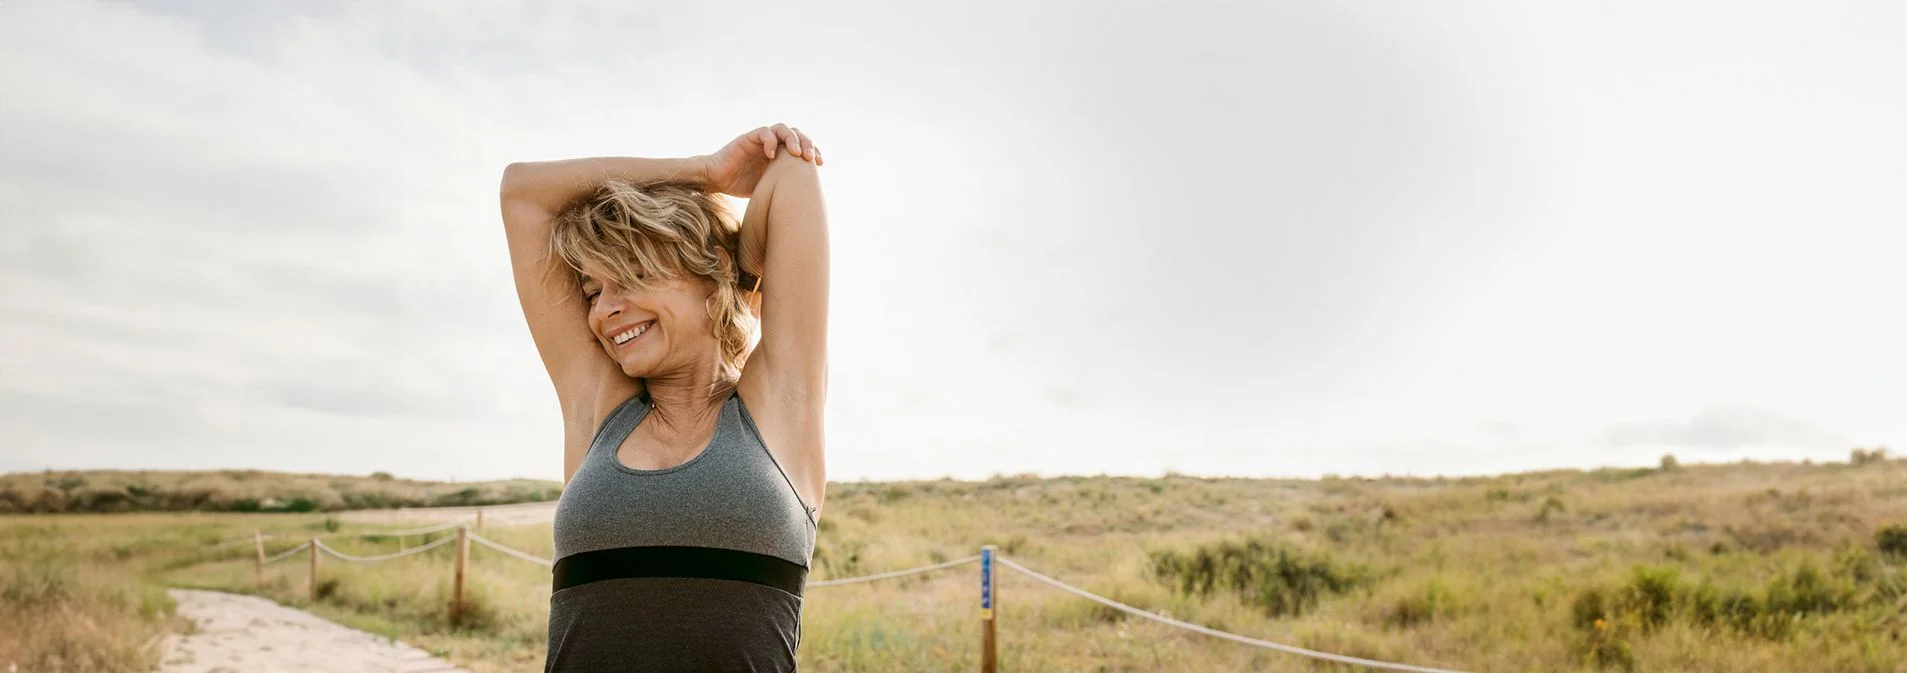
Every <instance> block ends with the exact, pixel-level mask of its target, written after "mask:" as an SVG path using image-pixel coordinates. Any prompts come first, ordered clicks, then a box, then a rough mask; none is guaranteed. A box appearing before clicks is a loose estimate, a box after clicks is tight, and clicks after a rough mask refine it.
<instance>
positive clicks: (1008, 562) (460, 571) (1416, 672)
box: [252, 522, 1463, 673]
mask: <svg viewBox="0 0 1907 673" xmlns="http://www.w3.org/2000/svg"><path fill="white" fill-rule="evenodd" d="M468 523H469V522H456V523H452V524H446V525H440V526H432V527H428V528H421V529H416V530H412V531H403V534H405V535H418V534H425V533H435V532H439V531H445V530H451V529H452V528H454V529H455V530H456V531H457V534H456V535H455V536H450V537H444V538H441V539H438V540H436V541H433V542H430V543H428V544H424V545H421V546H418V547H412V548H410V549H405V550H402V551H398V552H394V553H390V554H382V555H376V556H355V555H352V554H346V553H344V552H340V551H338V550H337V549H333V548H332V547H331V546H329V545H326V544H325V543H324V542H323V541H321V540H320V539H318V538H317V537H313V538H311V539H309V540H307V541H305V542H304V543H301V544H299V545H298V546H296V547H292V548H291V549H287V550H285V551H282V552H279V553H278V554H276V555H273V556H271V557H269V558H268V557H266V556H265V551H264V549H265V548H264V541H265V540H266V539H269V538H270V536H268V535H264V534H262V533H257V534H254V535H253V538H252V541H253V542H254V544H256V545H257V550H258V557H257V562H258V573H259V580H260V582H263V578H264V567H265V566H266V565H269V564H272V563H277V562H279V561H283V560H285V559H288V558H291V557H293V556H295V555H297V554H298V553H299V552H303V551H307V550H309V551H310V553H311V559H310V563H311V577H310V579H309V586H310V591H311V595H312V598H313V600H316V598H317V586H318V585H317V570H318V554H319V553H320V552H323V553H325V554H329V555H331V556H332V557H334V558H337V559H339V560H341V561H345V562H349V563H377V562H380V561H389V560H392V559H398V558H403V557H406V556H411V555H415V554H422V553H424V552H426V551H430V550H432V549H436V548H438V547H442V546H444V545H447V544H450V543H452V542H455V543H457V561H456V576H455V582H454V585H455V588H454V592H455V593H454V595H453V598H452V603H451V612H452V614H453V616H454V615H456V614H459V613H461V611H462V609H463V595H464V576H465V574H466V573H465V566H466V564H467V563H468V559H469V556H470V546H469V543H471V542H475V543H477V544H479V545H482V546H484V547H488V548H490V549H491V550H493V551H496V552H498V553H501V554H504V555H506V556H509V557H512V558H515V559H517V560H521V561H525V562H528V563H534V564H536V565H539V566H542V567H544V568H553V567H554V566H555V565H556V562H555V561H552V560H550V559H547V558H543V557H541V556H537V555H535V554H531V553H529V552H526V551H523V550H520V549H515V548H512V547H510V546H508V545H505V544H503V543H500V542H497V541H495V540H492V539H490V538H487V537H484V536H482V535H478V534H476V533H473V532H471V531H470V529H469V527H468V525H467V524H468ZM376 535H382V536H392V537H395V536H396V535H397V533H372V534H367V535H366V536H376ZM975 561H979V562H980V585H981V586H980V608H981V619H982V620H983V631H982V636H983V638H982V645H981V646H982V656H981V670H982V672H983V673H995V672H996V670H997V669H996V666H997V656H996V652H995V649H996V642H997V639H996V637H995V631H994V623H995V621H996V617H997V614H996V610H995V599H996V598H997V597H998V594H997V592H996V591H995V589H996V587H995V583H994V579H995V573H994V572H993V566H994V564H995V563H998V564H999V565H1001V566H1004V567H1006V568H1008V569H1010V570H1013V571H1014V572H1017V573H1019V574H1021V575H1024V576H1026V577H1027V578H1029V579H1032V580H1034V581H1036V582H1039V583H1041V584H1045V585H1047V586H1050V587H1052V588H1055V589H1058V590H1060V591H1064V592H1066V593H1069V594H1072V595H1074V596H1078V597H1080V598H1084V599H1086V600H1089V601H1092V602H1095V603H1098V604H1100V605H1104V606H1106V607H1109V608H1112V609H1114V610H1119V611H1121V612H1124V613H1126V614H1130V615H1132V616H1135V617H1139V618H1142V619H1147V620H1151V621H1153V622H1157V623H1159V624H1164V625H1166V626H1170V627H1174V628H1178V629H1183V630H1186V631H1192V632H1194V633H1201V634H1204V635H1208V636H1212V637H1214V638H1221V639H1224V640H1229V641H1232V642H1235V643H1240V644H1244V645H1250V646H1252V647H1258V648H1263V649H1269V650H1276V651H1279V652H1284V653H1287V654H1293V655H1297V656H1301V657H1309V658H1312V659H1319V660H1323V661H1332V662H1337V663H1341V664H1349V665H1352V666H1362V667H1365V668H1371V669H1379V670H1389V671H1409V672H1411V673H1463V672H1462V671H1457V670H1452V669H1447V668H1432V667H1428V666H1415V665H1411V664H1403V663H1397V662H1390V661H1379V660H1376V659H1365V658H1362V657H1353V656H1349V655H1343V654H1334V653H1331V652H1322V651H1318V650H1312V649H1307V648H1303V647H1298V646H1295V645H1286V644H1283V643H1276V642H1272V641H1269V640H1262V639H1259V638H1253V637H1250V636H1244V635H1239V634H1236V633H1230V632H1227V631H1220V630H1218V629H1214V628H1210V627H1206V626H1200V625H1198V624H1193V623H1191V622H1187V621H1184V620H1179V619H1173V618H1171V617H1167V616H1165V615H1161V614H1157V613H1154V612H1149V611H1146V610H1142V609H1139V608H1136V607H1133V606H1131V605H1127V604H1125V603H1121V602H1119V601H1115V600H1113V599H1110V598H1107V597H1105V596H1101V595H1099V594H1095V593H1093V592H1091V591H1087V590H1085V589H1081V588H1079V587H1076V586H1073V585H1071V584H1067V583H1065V582H1062V581H1060V580H1057V579H1054V578H1052V577H1049V576H1047V575H1045V574H1042V573H1040V572H1038V571H1036V570H1033V569H1032V568H1028V567H1026V566H1024V565H1021V564H1019V563H1018V562H1016V561H1014V560H1013V559H1010V558H1006V557H1004V556H1000V555H999V554H998V553H996V550H995V549H994V547H993V546H991V545H988V546H986V547H983V548H981V551H980V553H979V554H977V555H974V556H968V557H966V558H958V559H954V560H951V561H944V562H941V563H934V564H930V565H924V566H919V567H915V568H906V569H903V570H894V571H890V572H883V573H875V574H872V575H861V576H858V577H842V578H836V579H828V580H821V581H817V582H808V583H807V584H806V586H807V587H808V588H822V587H834V586H842V585H847V584H860V583H864V582H874V581H879V580H886V579H894V578H897V577H906V576H910V575H919V574H923V573H929V572H933V571H936V570H945V569H948V568H953V567H956V566H961V565H966V564H968V563H973V562H975Z"/></svg>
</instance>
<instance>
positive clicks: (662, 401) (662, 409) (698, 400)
mask: <svg viewBox="0 0 1907 673" xmlns="http://www.w3.org/2000/svg"><path fill="white" fill-rule="evenodd" d="M643 387H644V389H645V390H647V391H648V394H649V405H650V410H649V415H650V416H652V417H654V418H655V419H656V421H658V422H659V423H660V424H661V425H662V426H664V427H666V428H668V429H670V430H688V429H693V428H700V427H702V426H703V425H705V421H707V420H708V419H709V418H711V417H713V416H714V415H715V414H716V413H717V412H719V411H721V408H722V402H723V401H725V400H727V398H728V394H729V392H730V391H733V390H734V389H735V385H734V383H733V382H725V383H723V384H721V385H719V386H718V385H717V383H716V381H715V365H714V364H713V363H710V364H708V365H705V366H703V367H698V368H696V369H695V370H694V371H687V372H677V373H670V374H660V375H657V376H653V377H650V378H646V379H643Z"/></svg>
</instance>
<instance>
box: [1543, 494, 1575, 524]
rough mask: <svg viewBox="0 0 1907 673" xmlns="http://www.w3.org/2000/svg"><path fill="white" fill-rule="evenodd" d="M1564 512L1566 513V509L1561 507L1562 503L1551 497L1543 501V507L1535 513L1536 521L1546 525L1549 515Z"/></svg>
mask: <svg viewBox="0 0 1907 673" xmlns="http://www.w3.org/2000/svg"><path fill="white" fill-rule="evenodd" d="M1565 511H1568V508H1566V507H1563V501H1562V500H1561V499H1558V498H1557V497H1556V496H1553V495H1552V496H1549V497H1547V498H1544V499H1543V507H1542V508H1541V509H1539V510H1537V511H1536V520H1537V521H1539V522H1543V523H1548V522H1549V517H1550V514H1552V513H1554V514H1561V513H1563V512H1565Z"/></svg>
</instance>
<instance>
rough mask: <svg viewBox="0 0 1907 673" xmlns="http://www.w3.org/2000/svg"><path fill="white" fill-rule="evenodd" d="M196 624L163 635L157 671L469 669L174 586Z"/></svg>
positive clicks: (313, 620) (289, 613) (273, 607)
mask: <svg viewBox="0 0 1907 673" xmlns="http://www.w3.org/2000/svg"><path fill="white" fill-rule="evenodd" d="M167 593H169V594H171V595H172V599H173V600H175V601H178V603H179V616H180V617H185V618H187V619H191V620H192V622H193V623H195V624H197V625H198V628H197V630H196V631H195V632H194V633H192V634H190V635H181V634H176V633H175V634H171V635H168V636H166V640H165V656H164V658H163V659H162V660H161V661H162V663H161V664H160V665H159V673H251V672H253V671H273V672H283V673H361V672H362V673H466V672H465V671H464V670H463V669H460V668H457V667H456V666H453V665H451V664H450V663H449V662H446V661H444V660H442V659H438V658H436V657H433V656H430V653H428V652H425V651H423V650H420V649H417V648H415V647H411V646H409V645H405V644H403V643H399V642H393V641H390V640H386V639H385V638H383V637H382V636H376V635H372V634H369V633H365V632H363V631H358V630H355V629H348V628H345V627H343V626H339V625H337V624H333V623H331V622H328V621H325V620H323V619H319V618H317V617H315V616H312V615H311V614H309V613H306V612H303V611H300V610H293V609H291V608H287V607H284V606H281V605H278V604H277V603H273V602H271V601H268V600H265V599H263V598H257V597H253V596H240V595H238V594H228V593H222V592H217V591H198V590H193V589H172V590H169V591H168V592H167Z"/></svg>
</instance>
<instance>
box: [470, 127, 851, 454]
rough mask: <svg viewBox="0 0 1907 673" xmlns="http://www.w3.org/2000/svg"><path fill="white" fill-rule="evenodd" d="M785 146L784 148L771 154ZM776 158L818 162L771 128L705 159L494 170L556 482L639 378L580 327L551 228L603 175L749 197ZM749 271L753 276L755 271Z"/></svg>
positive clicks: (579, 303)
mask: <svg viewBox="0 0 1907 673" xmlns="http://www.w3.org/2000/svg"><path fill="white" fill-rule="evenodd" d="M782 147H785V148H786V149H785V150H781V151H778V149H779V148H782ZM778 154H796V155H801V156H809V157H813V160H815V161H819V153H818V150H816V149H814V147H813V145H812V143H810V142H808V141H807V139H806V138H804V137H802V136H801V135H800V134H799V133H798V132H796V131H794V130H792V129H789V128H788V127H785V126H781V125H776V126H775V127H773V128H768V127H763V128H759V129H756V130H754V131H750V132H749V133H746V134H743V135H742V136H741V137H738V138H736V139H735V140H734V141H731V142H730V143H729V144H728V145H726V146H724V147H723V148H722V149H720V150H718V151H716V152H715V153H714V154H710V155H703V156H696V157H688V158H682V159H638V158H630V157H598V158H589V159H567V160H562V161H543V162H528V163H514V164H510V165H509V166H508V167H506V168H505V169H504V171H503V182H502V185H501V186H500V188H499V200H500V201H501V206H502V211H503V225H504V232H505V235H506V238H507V239H508V242H509V248H510V266H511V268H512V271H513V274H514V276H515V279H516V288H517V299H518V301H519V302H520V303H521V304H522V307H523V317H524V319H525V320H526V321H527V322H528V324H529V328H530V337H531V338H532V340H534V341H535V343H536V349H537V353H538V354H539V355H540V356H541V357H542V360H543V367H544V369H545V371H546V372H547V373H548V374H549V376H550V382H551V383H552V384H553V385H554V386H555V388H556V395H557V399H558V402H559V403H560V404H561V405H562V408H563V418H564V423H565V425H564V434H565V442H564V455H563V480H564V481H565V482H568V480H569V477H570V475H572V474H574V473H575V471H576V469H577V468H578V467H579V466H581V464H582V459H583V456H584V455H585V454H586V453H587V452H588V449H589V446H588V439H589V438H590V437H591V436H592V435H593V434H594V433H595V430H596V426H597V424H599V423H600V421H601V417H602V415H603V414H606V413H608V411H609V409H610V408H611V407H613V406H614V405H615V404H616V403H619V402H621V401H622V400H625V399H628V397H629V396H630V395H634V394H635V393H636V392H638V391H639V390H640V386H641V382H640V381H637V380H635V379H633V378H630V377H629V376H628V375H626V374H624V373H623V371H622V368H621V367H620V366H619V365H618V364H617V363H616V362H615V361H614V360H613V359H611V358H610V356H609V354H608V353H606V352H604V350H603V346H602V344H601V343H600V342H599V341H598V339H597V338H596V336H595V335H594V334H593V333H591V331H590V329H589V305H588V303H587V302H585V301H584V298H583V296H582V292H581V291H580V288H578V287H577V286H576V284H575V282H574V277H573V276H572V275H571V274H570V273H568V272H567V271H566V270H565V269H563V268H562V264H563V262H562V261H561V260H560V259H556V258H555V257H554V256H552V255H551V254H550V229H551V225H552V223H553V221H554V220H555V218H556V217H557V216H558V215H559V214H560V213H561V212H562V210H563V209H564V208H566V207H568V206H569V205H570V204H571V203H572V202H573V201H575V200H576V199H578V198H581V197H583V196H585V195H587V194H588V193H590V192H591V191H592V190H594V189H596V188H598V187H600V186H601V185H602V183H603V181H604V180H606V179H612V178H613V179H620V180H624V181H627V182H630V183H633V184H638V185H640V184H649V183H657V182H674V183H679V184H691V185H698V186H700V187H702V188H704V189H706V190H709V191H714V192H725V193H729V194H733V195H736V196H749V195H750V193H751V192H752V190H754V188H755V187H756V184H757V182H758V181H759V179H760V178H761V177H762V175H763V174H764V172H765V170H764V169H765V167H766V166H767V165H768V164H769V163H770V160H772V159H773V158H774V157H775V156H777V155H778ZM751 271H753V272H755V273H760V271H761V267H760V266H755V267H753V268H751Z"/></svg>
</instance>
